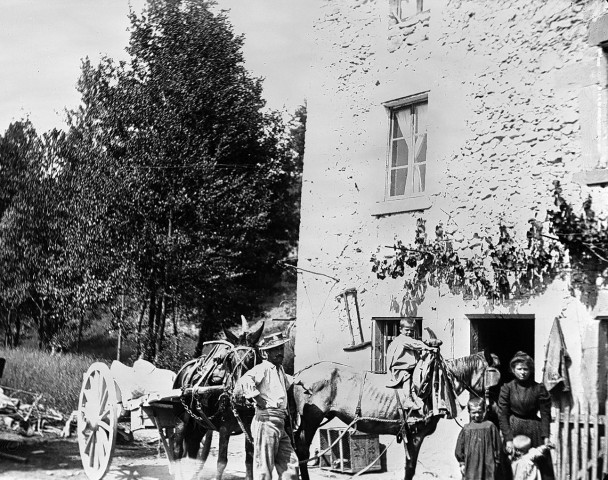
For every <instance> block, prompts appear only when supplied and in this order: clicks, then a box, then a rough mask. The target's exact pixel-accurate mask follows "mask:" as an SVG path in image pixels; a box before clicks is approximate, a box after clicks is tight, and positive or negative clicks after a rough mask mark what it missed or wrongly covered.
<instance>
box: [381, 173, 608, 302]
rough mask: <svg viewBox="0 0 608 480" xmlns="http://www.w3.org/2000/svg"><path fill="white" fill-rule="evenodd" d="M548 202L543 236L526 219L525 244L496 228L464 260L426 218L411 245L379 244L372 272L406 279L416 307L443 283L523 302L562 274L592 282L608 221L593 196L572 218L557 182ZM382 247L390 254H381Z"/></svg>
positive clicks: (606, 246)
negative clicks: (430, 228)
mask: <svg viewBox="0 0 608 480" xmlns="http://www.w3.org/2000/svg"><path fill="white" fill-rule="evenodd" d="M553 197H554V204H555V206H556V209H554V210H549V211H548V212H547V218H546V224H547V225H548V228H547V232H546V233H545V232H544V229H543V223H542V222H540V221H538V220H536V219H531V220H529V222H528V223H529V228H528V230H527V232H526V239H525V240H517V239H516V238H514V237H513V235H512V234H511V233H510V229H509V227H507V226H506V225H504V224H502V223H501V224H498V225H497V230H498V231H497V236H496V238H490V237H480V236H479V235H478V234H475V235H474V237H475V241H476V242H480V246H481V248H480V249H479V252H478V253H475V254H473V255H471V256H468V257H466V258H465V257H464V255H463V256H462V257H461V256H460V255H459V251H457V250H456V249H455V248H454V245H453V241H452V239H451V238H450V237H449V236H448V235H447V234H446V233H445V232H444V227H443V225H442V224H441V223H440V224H438V225H437V226H436V227H435V232H434V238H433V239H430V238H429V234H428V233H427V228H426V221H425V220H424V219H422V218H419V219H418V220H417V223H416V232H415V238H414V241H413V243H412V244H410V245H407V246H406V244H404V243H403V242H402V241H401V240H398V241H396V242H395V244H394V245H392V246H382V247H379V248H378V252H377V253H375V254H373V255H372V258H371V262H372V271H373V272H375V273H376V276H377V277H378V278H379V279H385V278H389V277H390V278H394V279H396V278H400V277H405V278H406V280H405V281H404V288H405V298H404V300H405V301H406V303H409V304H413V303H420V302H421V301H422V299H423V298H424V294H425V292H426V289H427V286H428V285H430V286H433V287H438V286H440V285H445V286H447V287H448V289H449V290H450V292H451V293H453V294H461V295H463V297H464V298H479V297H485V298H487V299H488V300H490V301H492V302H501V301H504V300H509V299H517V298H526V297H530V296H532V295H536V294H538V293H540V292H541V291H543V290H544V289H545V288H546V287H547V286H548V284H549V283H550V282H551V281H552V280H553V279H554V278H555V277H556V276H557V275H559V274H560V273H562V272H564V271H572V272H573V282H575V281H576V282H585V283H587V284H592V285H595V284H596V282H597V279H598V276H600V275H603V271H604V270H605V269H606V267H607V266H608V230H607V228H606V222H605V221H603V220H600V219H598V217H597V215H596V214H595V213H594V211H593V210H592V208H591V199H590V198H589V199H587V200H586V201H585V202H584V203H583V209H582V213H581V214H576V213H575V212H574V209H573V208H572V206H571V205H570V204H569V203H568V202H567V201H566V200H565V199H564V198H563V196H562V188H561V185H560V183H559V182H558V181H556V182H554V188H553ZM383 248H384V249H386V248H388V249H390V250H392V251H391V252H390V253H387V254H385V255H383V254H381V253H380V252H381V251H382V249H383ZM462 251H463V250H460V252H462ZM406 273H407V276H406ZM590 300H593V299H590ZM406 309H407V306H406Z"/></svg>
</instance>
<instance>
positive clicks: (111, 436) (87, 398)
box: [78, 363, 119, 480]
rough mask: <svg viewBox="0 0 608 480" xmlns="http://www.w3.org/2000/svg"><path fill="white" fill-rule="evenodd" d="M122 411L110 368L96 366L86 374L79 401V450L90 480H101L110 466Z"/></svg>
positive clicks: (104, 365) (96, 364) (92, 366)
mask: <svg viewBox="0 0 608 480" xmlns="http://www.w3.org/2000/svg"><path fill="white" fill-rule="evenodd" d="M118 409H119V406H118V399H117V396H116V385H115V384H114V379H113V378H112V374H111V373H110V369H109V368H108V366H107V365H106V364H104V363H94V364H93V365H91V366H90V367H89V370H87V373H85V375H84V378H83V381H82V388H81V390H80V397H79V399H78V447H79V449H80V459H81V460H82V466H83V468H84V472H85V474H86V475H87V477H88V478H89V480H100V479H101V478H103V476H104V475H105V474H106V472H107V471H108V468H109V467H110V461H111V460H112V453H113V452H114V445H116V431H117V428H118Z"/></svg>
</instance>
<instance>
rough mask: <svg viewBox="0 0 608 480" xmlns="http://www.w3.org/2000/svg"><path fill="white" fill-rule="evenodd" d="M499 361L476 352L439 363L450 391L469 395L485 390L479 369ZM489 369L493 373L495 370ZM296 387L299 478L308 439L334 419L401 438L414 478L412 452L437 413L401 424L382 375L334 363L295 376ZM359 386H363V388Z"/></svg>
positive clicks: (428, 432)
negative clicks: (444, 368)
mask: <svg viewBox="0 0 608 480" xmlns="http://www.w3.org/2000/svg"><path fill="white" fill-rule="evenodd" d="M499 364H500V362H499V360H498V357H497V356H496V355H494V354H486V353H485V352H479V353H477V354H474V355H471V356H468V357H463V358H457V359H455V360H446V361H445V366H446V370H447V371H448V375H449V376H450V378H451V380H452V385H453V389H454V392H455V394H456V395H458V394H460V393H462V391H463V390H464V389H465V388H466V389H467V390H469V391H470V392H472V393H473V394H474V395H478V396H480V397H483V396H484V395H485V394H486V387H489V386H490V385H485V381H484V378H485V373H486V371H487V370H489V367H495V366H497V365H499ZM492 372H494V373H495V374H496V372H497V370H495V369H493V370H492ZM296 378H297V379H299V381H300V382H301V385H296V386H295V388H294V398H295V403H296V408H297V412H298V414H299V418H298V420H299V426H298V428H297V430H296V433H295V443H296V454H297V455H298V458H299V459H300V474H301V478H302V480H309V479H310V477H309V473H308V465H307V461H306V460H307V459H308V458H309V453H310V444H311V442H312V440H313V437H314V435H315V433H316V431H317V429H318V428H319V426H320V425H321V422H322V421H323V420H325V419H327V420H328V421H329V420H331V419H333V418H339V419H340V420H342V422H344V423H345V424H347V425H351V424H352V423H353V422H354V421H355V418H357V419H358V420H357V421H356V429H357V430H358V431H361V432H364V433H372V434H388V435H397V438H398V439H399V436H402V437H403V444H404V449H405V458H406V462H405V480H411V479H413V478H414V474H415V472H416V463H417V460H418V453H419V452H420V447H421V446H422V442H423V440H424V438H425V437H426V436H427V435H431V434H432V433H434V432H435V429H436V428H437V424H438V422H439V419H440V418H441V415H432V416H427V417H426V418H421V419H420V420H419V421H416V422H414V423H409V421H408V423H407V426H405V427H404V423H403V419H402V415H403V410H402V408H401V404H400V402H399V400H398V399H397V398H396V395H395V391H394V390H392V389H389V388H386V385H387V383H388V375H387V374H373V373H371V372H367V373H362V372H360V371H357V370H355V369H354V368H352V367H349V366H346V365H342V364H339V363H334V362H319V363H316V364H313V365H311V366H309V367H306V368H304V369H303V370H301V371H300V372H298V373H297V374H296ZM364 386H365V388H363V387H364Z"/></svg>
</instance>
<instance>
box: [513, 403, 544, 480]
mask: <svg viewBox="0 0 608 480" xmlns="http://www.w3.org/2000/svg"><path fill="white" fill-rule="evenodd" d="M509 423H510V424H511V430H512V431H513V437H516V436H517V435H526V436H527V437H530V440H531V441H532V446H533V447H539V446H541V445H543V443H544V440H543V436H542V432H541V424H540V419H538V418H519V417H516V416H514V415H511V418H510V419H509ZM538 469H539V470H540V473H541V475H542V477H543V480H553V479H554V478H555V474H554V473H553V462H552V461H551V453H550V452H547V453H546V454H545V455H544V457H543V458H542V459H539V460H538Z"/></svg>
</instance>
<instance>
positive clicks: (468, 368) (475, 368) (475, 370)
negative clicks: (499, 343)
mask: <svg viewBox="0 0 608 480" xmlns="http://www.w3.org/2000/svg"><path fill="white" fill-rule="evenodd" d="M445 363H446V366H447V368H448V370H449V371H450V373H451V374H452V383H453V385H454V390H455V392H456V394H457V395H458V394H460V393H462V391H463V390H468V391H469V392H472V393H473V394H475V395H477V396H480V397H483V396H485V394H486V390H487V389H489V388H491V387H494V386H496V385H498V383H499V381H500V372H499V371H498V367H499V366H500V360H499V359H498V356H497V355H495V354H493V353H490V352H486V351H481V352H478V353H476V354H473V355H470V356H468V357H462V358H456V359H454V360H446V362H445Z"/></svg>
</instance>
